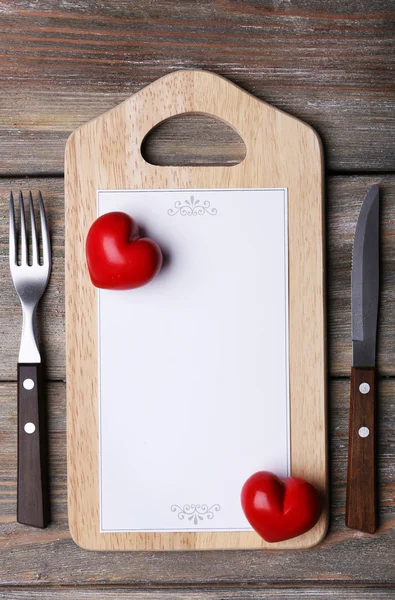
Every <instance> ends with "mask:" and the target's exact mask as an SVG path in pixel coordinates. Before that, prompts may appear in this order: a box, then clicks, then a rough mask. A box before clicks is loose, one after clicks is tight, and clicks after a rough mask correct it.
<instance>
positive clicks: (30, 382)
mask: <svg viewBox="0 0 395 600" xmlns="http://www.w3.org/2000/svg"><path fill="white" fill-rule="evenodd" d="M22 385H23V387H24V388H25V390H32V389H33V388H34V381H33V379H25V380H24V382H23V383H22Z"/></svg>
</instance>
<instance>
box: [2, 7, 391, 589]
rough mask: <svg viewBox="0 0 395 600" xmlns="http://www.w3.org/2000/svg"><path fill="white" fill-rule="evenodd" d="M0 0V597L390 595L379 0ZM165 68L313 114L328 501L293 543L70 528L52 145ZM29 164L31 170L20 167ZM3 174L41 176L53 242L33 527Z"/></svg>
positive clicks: (181, 157) (153, 153)
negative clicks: (368, 465)
mask: <svg viewBox="0 0 395 600" xmlns="http://www.w3.org/2000/svg"><path fill="white" fill-rule="evenodd" d="M0 11H1V12H0V15H1V16H0V29H1V32H2V38H1V39H2V40H3V41H2V48H1V49H0V65H1V69H0V83H1V85H0V146H1V152H0V176H1V178H0V296H1V302H0V336H1V344H0V380H1V381H2V382H5V383H0V597H1V598H4V599H6V600H9V599H10V600H14V599H16V598H20V599H23V600H25V598H29V599H30V598H34V597H35V596H37V597H40V598H43V600H49V599H51V598H61V599H63V597H67V598H68V599H69V598H70V599H73V598H76V599H77V600H79V599H80V598H81V599H83V600H85V598H89V599H90V598H92V599H93V598H98V599H99V598H100V600H102V599H103V598H104V599H106V600H107V598H112V597H115V598H122V597H123V596H125V597H126V598H127V597H128V595H130V596H133V595H135V594H136V596H138V597H142V596H147V597H148V596H149V595H153V597H155V598H156V597H157V596H161V597H162V598H164V599H166V598H167V596H170V595H171V597H177V596H182V597H183V598H186V599H188V600H189V597H190V596H191V595H194V596H196V597H197V598H201V599H202V600H203V599H205V598H206V597H207V598H209V597H212V595H214V597H216V596H217V595H218V597H222V598H228V596H231V597H232V598H236V599H238V598H248V599H249V598H261V597H262V598H265V599H266V598H276V597H277V596H278V597H280V598H282V597H283V598H284V599H286V600H288V599H291V598H299V597H309V598H310V597H311V598H313V599H314V600H316V599H317V600H321V598H331V597H333V598H345V599H347V600H349V599H352V600H354V598H355V599H357V598H358V599H360V598H372V599H373V598H381V597H383V598H387V597H388V598H392V597H393V596H394V593H395V588H394V585H395V574H394V559H393V557H394V556H395V536H394V532H395V512H394V510H395V489H394V481H395V471H394V469H395V454H394V449H395V437H394V436H395V432H394V423H395V403H394V398H395V389H394V380H393V377H394V376H395V362H394V353H395V340H394V331H395V310H394V308H395V307H394V299H395V295H394V290H395V235H394V230H395V179H394V176H393V174H394V171H395V169H394V164H395V161H394V143H393V141H394V126H395V121H394V119H393V114H394V102H395V100H394V94H393V61H394V60H395V53H394V52H393V48H394V39H395V29H394V27H393V17H394V7H393V3H392V2H390V1H389V0H372V1H371V2H370V3H369V4H367V3H364V4H363V5H362V4H361V2H360V1H357V0H350V1H349V2H347V3H339V2H338V0H328V1H327V2H325V3H321V4H318V3H317V2H313V1H312V0H290V1H289V2H286V3H285V2H281V3H279V2H274V1H272V0H268V1H267V2H265V3H260V2H256V1H252V0H246V1H243V2H242V3H241V2H214V1H211V0H196V2H193V3H191V2H189V1H186V0H185V1H180V2H177V3H174V2H173V1H172V0H158V1H155V2H152V1H148V0H142V1H141V2H135V3H131V2H130V1H129V0H118V1H117V2H116V3H115V2H106V1H105V0H104V1H103V0H85V1H84V2H80V3H78V2H74V3H71V2H68V3H59V2H58V1H57V0H48V1H47V2H45V4H44V3H42V2H38V1H37V2H36V1H34V2H32V1H31V0H30V1H28V0H3V1H2V2H1V6H0ZM238 44H239V45H238ZM179 68H206V69H210V70H214V71H215V72H217V73H219V74H221V75H224V76H226V77H228V78H229V79H231V80H232V81H233V82H235V83H237V84H238V85H240V86H242V87H243V89H246V90H247V91H249V92H251V93H253V94H254V95H255V96H256V97H258V98H260V99H262V100H265V101H267V102H270V103H272V104H273V105H275V106H277V107H278V108H282V109H283V110H286V111H287V112H288V113H290V114H293V115H295V116H297V117H300V118H302V119H303V120H304V121H306V122H307V123H309V124H311V125H313V126H314V127H315V129H316V130H317V131H318V133H319V134H320V136H321V138H322V140H323V142H324V147H325V156H326V166H327V169H328V171H327V178H326V186H327V192H326V212H327V219H326V223H327V282H328V285H327V303H328V312H327V316H328V354H329V362H328V364H329V367H330V374H331V382H332V384H331V386H330V387H329V402H328V407H329V415H330V422H329V432H330V452H329V458H330V490H331V508H332V510H331V519H330V529H329V534H328V536H327V537H326V538H325V540H324V541H323V542H322V543H321V544H319V545H318V546H316V547H315V548H313V549H311V550H309V551H307V552H289V551H287V552H286V553H285V554H284V553H281V552H275V553H274V552H273V553H272V552H270V553H268V552H261V551H241V552H237V551H232V552H209V553H205V552H200V553H196V552H190V553H186V552H177V553H167V552H159V553H158V552H149V553H139V552H135V553H133V555H131V554H130V553H103V552H95V553H90V552H85V551H83V550H81V549H80V548H78V546H76V545H75V544H74V543H73V542H72V541H71V539H70V533H69V530H68V524H67V507H66V433H65V411H66V408H65V406H66V405H65V384H64V383H62V381H63V380H65V377H66V374H65V335H64V327H65V324H64V212H63V211H64V206H63V179H62V178H61V177H60V175H61V174H62V173H63V160H64V145H65V142H66V139H67V137H68V136H69V134H70V132H71V131H72V130H73V129H75V128H76V127H78V126H80V125H82V124H83V123H85V122H87V121H88V120H89V119H91V118H94V117H96V116H98V115H100V114H102V113H103V112H105V111H106V110H108V109H110V108H112V107H114V106H116V105H117V104H119V103H120V102H121V101H123V100H125V99H127V98H128V97H129V96H130V95H131V94H133V93H134V92H136V91H137V90H139V89H140V88H142V87H143V86H144V85H147V84H148V83H149V82H151V81H153V80H154V79H156V78H157V77H160V76H161V75H164V74H166V73H168V72H171V71H172V70H175V69H179ZM226 131H227V130H224V129H223V128H222V127H221V126H220V124H218V122H217V121H210V122H209V124H206V120H205V118H204V117H200V118H197V119H196V120H195V122H194V123H192V124H191V122H190V119H189V118H188V117H179V118H177V119H176V121H175V122H166V123H165V124H164V125H163V126H160V127H159V128H158V129H157V130H156V131H155V133H154V135H153V139H152V140H151V141H150V147H149V155H150V158H151V160H154V161H158V162H160V163H162V164H166V163H168V162H169V161H170V162H172V163H173V164H174V163H175V162H180V163H181V164H182V163H183V161H185V163H186V164H194V163H195V162H199V161H200V160H201V158H202V156H207V158H208V159H209V161H210V160H212V161H213V162H216V163H218V162H219V163H221V162H223V164H229V163H231V162H234V161H235V160H237V158H238V157H239V156H240V147H239V145H238V140H237V137H236V138H234V137H233V138H232V137H229V135H228V134H227V133H226ZM369 172H370V173H371V174H370V175H367V174H368V173H369ZM375 172H376V174H375ZM378 172H381V174H377V173H378ZM385 172H389V173H388V175H385ZM390 172H392V173H393V174H392V175H391V173H390ZM34 173H36V174H38V173H41V178H40V179H34V178H33V179H24V177H25V175H27V174H30V175H33V174H34ZM52 174H56V175H57V178H51V175H52ZM7 176H8V179H7V178H6V177H7ZM373 183H380V186H381V201H382V202H381V204H382V206H381V208H382V210H381V230H382V247H381V256H382V267H381V286H380V289H381V296H380V314H379V320H380V325H379V340H378V342H379V346H378V367H379V373H380V375H381V376H384V378H381V379H380V385H379V386H378V397H377V400H378V409H379V410H378V433H379V448H378V460H379V467H380V468H379V480H380V489H379V491H380V528H379V530H378V531H377V532H376V534H375V535H374V536H371V535H363V534H361V535H359V534H358V533H355V532H353V531H351V530H347V529H346V527H345V524H344V507H345V485H346V458H347V452H346V446H347V420H348V407H349V391H350V382H349V374H350V365H351V340H350V330H351V321H350V275H351V272H350V265H351V245H352V236H353V230H354V228H355V223H356V219H357V216H358V211H359V208H360V204H361V201H362V198H363V196H364V194H365V193H366V190H367V189H368V188H369V186H370V185H372V184H373ZM20 187H22V188H23V189H29V188H30V187H31V188H39V189H42V190H43V193H44V198H45V200H46V204H47V207H48V213H49V215H48V216H49V218H50V225H51V232H52V243H53V246H54V256H53V260H54V263H53V270H52V278H51V282H50V286H49V289H48V291H47V293H46V295H45V296H44V298H43V301H42V304H41V307H40V330H41V339H42V341H43V342H44V349H45V358H46V365H47V377H48V378H49V379H51V380H57V383H50V385H49V403H50V412H51V444H50V450H51V454H50V456H51V469H50V474H51V492H52V507H53V511H52V518H53V522H52V524H51V526H50V528H49V529H46V530H44V531H37V530H35V529H32V528H28V527H23V526H20V525H18V524H16V523H15V514H16V429H15V427H16V383H15V380H16V358H17V356H18V346H19V336H20V319H21V314H20V308H19V305H18V302H17V299H16V297H15V293H14V290H13V289H12V284H11V282H10V278H9V269H8V256H7V248H8V240H7V234H8V231H7V228H8V220H7V219H8V216H7V206H6V205H7V199H8V193H9V190H10V189H19V188H20Z"/></svg>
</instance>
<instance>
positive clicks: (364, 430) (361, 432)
mask: <svg viewBox="0 0 395 600" xmlns="http://www.w3.org/2000/svg"><path fill="white" fill-rule="evenodd" d="M358 433H359V436H360V437H361V438H366V437H368V435H369V433H370V431H369V428H368V427H360V428H359V429H358Z"/></svg>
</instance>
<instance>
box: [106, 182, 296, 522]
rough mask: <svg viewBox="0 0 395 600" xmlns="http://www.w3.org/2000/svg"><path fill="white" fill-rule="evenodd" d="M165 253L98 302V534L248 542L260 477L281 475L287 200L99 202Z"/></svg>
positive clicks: (220, 194) (118, 194)
mask: <svg viewBox="0 0 395 600" xmlns="http://www.w3.org/2000/svg"><path fill="white" fill-rule="evenodd" d="M115 210H117V211H123V212H126V213H128V214H130V215H131V216H133V218H134V219H135V220H136V221H137V223H138V224H139V226H140V227H141V229H142V230H143V231H144V234H145V235H147V236H148V237H152V238H153V239H154V240H155V241H156V242H158V243H159V245H160V246H161V248H162V250H163V251H164V254H165V257H166V260H165V265H164V267H163V269H162V271H161V272H160V274H159V275H158V277H157V278H155V279H154V280H153V281H152V282H151V283H150V284H149V285H146V286H144V287H142V288H139V289H137V290H130V291H125V292H119V291H108V290H100V291H99V293H98V298H99V324H98V326H99V399H98V401H99V405H100V408H99V420H100V424H99V442H100V509H101V510H100V513H101V514H100V526H101V531H196V530H199V531H232V530H233V531H234V530H250V529H251V528H250V526H249V524H248V522H247V520H246V518H245V516H244V514H243V511H242V509H241V505H240V491H241V488H242V485H243V483H244V481H245V480H246V479H247V478H248V477H249V476H250V475H252V474H253V473H254V472H256V471H257V470H262V469H265V470H270V471H274V472H275V473H277V474H279V475H280V476H286V475H287V474H289V416H288V413H289V392H288V371H289V365H288V263H287V258H288V257H287V255H288V225H287V223H288V221H287V190H286V189H270V190H269V189H232V190H230V189H223V190H166V191H164V190H159V191H157V190H139V191H99V192H98V214H99V215H102V214H104V213H107V212H111V211H115Z"/></svg>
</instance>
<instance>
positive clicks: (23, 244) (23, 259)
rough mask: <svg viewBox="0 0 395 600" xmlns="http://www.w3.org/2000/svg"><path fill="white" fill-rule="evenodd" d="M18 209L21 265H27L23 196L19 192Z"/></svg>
mask: <svg viewBox="0 0 395 600" xmlns="http://www.w3.org/2000/svg"><path fill="white" fill-rule="evenodd" d="M19 208H20V212H21V265H27V234H26V221H25V204H24V202H23V194H22V192H19Z"/></svg>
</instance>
